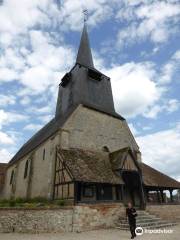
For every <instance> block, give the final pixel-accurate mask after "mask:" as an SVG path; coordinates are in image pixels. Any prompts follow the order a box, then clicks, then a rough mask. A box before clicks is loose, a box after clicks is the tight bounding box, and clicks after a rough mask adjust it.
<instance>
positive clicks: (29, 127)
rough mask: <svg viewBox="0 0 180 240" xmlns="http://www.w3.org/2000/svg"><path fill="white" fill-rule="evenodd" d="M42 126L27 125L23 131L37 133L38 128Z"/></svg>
mask: <svg viewBox="0 0 180 240" xmlns="http://www.w3.org/2000/svg"><path fill="white" fill-rule="evenodd" d="M42 127H43V126H42V125H41V124H34V123H31V124H28V125H26V126H25V127H24V130H29V131H38V130H39V129H40V128H42Z"/></svg>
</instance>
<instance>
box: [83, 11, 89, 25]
mask: <svg viewBox="0 0 180 240" xmlns="http://www.w3.org/2000/svg"><path fill="white" fill-rule="evenodd" d="M83 14H84V23H86V22H87V20H88V10H87V9H84V10H83Z"/></svg>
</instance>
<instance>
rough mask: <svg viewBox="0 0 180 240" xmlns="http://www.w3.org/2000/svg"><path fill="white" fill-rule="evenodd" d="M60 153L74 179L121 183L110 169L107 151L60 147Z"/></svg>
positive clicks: (119, 178) (118, 177)
mask: <svg viewBox="0 0 180 240" xmlns="http://www.w3.org/2000/svg"><path fill="white" fill-rule="evenodd" d="M60 154H61V157H62V159H63V161H64V162H65V164H66V166H67V167H68V169H69V170H70V172H71V174H72V175H73V177H74V179H75V180H76V181H82V182H94V183H110V184H123V180H122V179H121V177H120V176H118V175H116V174H115V173H114V172H113V171H112V168H111V163H110V161H109V154H108V153H98V152H92V151H87V150H86V151H85V150H80V149H71V150H62V149H61V150H60Z"/></svg>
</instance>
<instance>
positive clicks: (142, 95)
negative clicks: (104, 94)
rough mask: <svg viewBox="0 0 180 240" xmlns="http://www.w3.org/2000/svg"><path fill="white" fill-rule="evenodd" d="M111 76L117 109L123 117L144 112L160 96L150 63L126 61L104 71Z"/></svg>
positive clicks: (160, 90) (159, 89)
mask: <svg viewBox="0 0 180 240" xmlns="http://www.w3.org/2000/svg"><path fill="white" fill-rule="evenodd" d="M106 74H107V75H108V76H111V81H112V89H113V96H114V100H115V106H116V109H117V111H118V112H119V113H120V114H122V115H123V116H125V117H135V116H137V115H139V114H143V113H145V112H146V111H147V110H148V109H149V107H152V106H153V105H154V104H155V102H156V101H157V100H159V98H160V97H161V93H162V89H161V88H160V87H158V86H157V84H156V83H155V81H153V80H154V78H155V76H156V73H155V71H154V70H153V65H152V64H151V63H134V62H130V63H126V64H123V65H121V66H114V67H112V69H109V70H108V71H106Z"/></svg>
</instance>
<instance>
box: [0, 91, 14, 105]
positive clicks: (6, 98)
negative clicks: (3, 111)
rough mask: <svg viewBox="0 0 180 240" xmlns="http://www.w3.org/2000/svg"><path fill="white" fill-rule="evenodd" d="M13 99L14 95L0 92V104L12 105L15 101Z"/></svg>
mask: <svg viewBox="0 0 180 240" xmlns="http://www.w3.org/2000/svg"><path fill="white" fill-rule="evenodd" d="M15 100H16V98H15V96H12V95H3V94H0V106H6V105H13V104H15V102H16V101H15Z"/></svg>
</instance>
